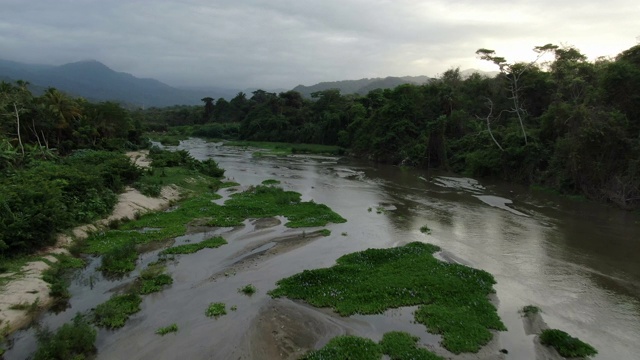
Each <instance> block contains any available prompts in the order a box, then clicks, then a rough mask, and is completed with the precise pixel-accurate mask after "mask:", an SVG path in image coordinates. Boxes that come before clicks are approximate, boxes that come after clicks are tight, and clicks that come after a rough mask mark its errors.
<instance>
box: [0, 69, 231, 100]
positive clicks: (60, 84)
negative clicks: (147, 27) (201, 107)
mask: <svg viewBox="0 0 640 360" xmlns="http://www.w3.org/2000/svg"><path fill="white" fill-rule="evenodd" d="M0 80H3V81H14V80H25V81H28V82H29V83H31V86H32V87H31V90H32V91H33V92H34V93H36V94H38V93H41V92H42V91H43V90H44V89H45V88H47V87H55V88H56V89H58V90H61V91H64V92H66V93H68V94H70V95H74V96H82V97H84V98H86V99H88V100H97V101H107V100H113V101H118V102H121V103H125V104H127V105H133V106H138V107H152V106H156V107H161V106H170V105H196V104H201V103H202V102H201V100H200V99H202V98H203V97H207V96H210V97H213V98H221V97H224V98H227V99H230V98H232V97H233V96H235V95H236V94H237V93H238V92H239V91H240V90H238V89H224V88H197V89H180V88H176V87H172V86H169V85H167V84H165V83H162V82H160V81H158V80H155V79H143V78H138V77H135V76H133V75H131V74H128V73H124V72H117V71H114V70H112V69H110V68H109V67H107V66H106V65H104V64H103V63H101V62H99V61H95V60H88V61H78V62H74V63H69V64H64V65H60V66H52V65H40V64H25V63H19V62H15V61H8V60H0Z"/></svg>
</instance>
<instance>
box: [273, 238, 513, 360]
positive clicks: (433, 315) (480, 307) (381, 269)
mask: <svg viewBox="0 0 640 360" xmlns="http://www.w3.org/2000/svg"><path fill="white" fill-rule="evenodd" d="M438 250H439V248H438V247H437V246H435V245H431V244H424V243H420V242H413V243H410V244H407V245H405V246H402V247H397V248H392V249H368V250H365V251H361V252H356V253H352V254H347V255H344V256H342V257H340V258H339V259H338V260H337V265H335V266H333V267H330V268H323V269H316V270H305V271H303V272H302V273H298V274H296V275H293V276H291V277H288V278H285V279H282V280H280V281H278V282H277V288H276V289H274V290H271V291H270V292H269V294H270V295H271V296H272V297H282V296H286V297H288V298H291V299H301V300H304V301H306V302H307V303H309V304H311V305H313V306H317V307H330V308H332V309H334V310H335V311H336V312H337V313H338V314H340V315H342V316H349V315H353V314H380V313H382V312H384V311H385V310H387V309H390V308H398V307H403V306H414V305H420V306H419V308H418V310H416V312H415V319H416V321H417V322H418V323H421V324H424V325H426V327H427V329H428V330H429V331H430V332H432V333H435V334H441V335H442V346H444V347H445V348H446V349H448V350H449V351H451V352H453V353H456V354H458V353H461V352H477V351H478V350H479V349H480V348H481V347H482V346H483V345H486V344H487V343H488V342H489V341H490V340H491V339H492V337H493V335H492V333H491V332H490V330H506V328H505V326H504V324H503V323H502V321H500V317H499V316H498V314H497V312H496V308H495V307H494V306H493V305H492V304H491V303H490V302H489V300H488V298H487V296H488V295H489V294H491V293H493V292H494V290H493V284H495V280H494V279H493V276H491V274H489V273H487V272H485V271H482V270H477V269H472V268H469V267H467V266H464V265H460V264H450V263H445V262H441V261H439V260H437V259H435V258H434V257H433V253H434V252H436V251H438Z"/></svg>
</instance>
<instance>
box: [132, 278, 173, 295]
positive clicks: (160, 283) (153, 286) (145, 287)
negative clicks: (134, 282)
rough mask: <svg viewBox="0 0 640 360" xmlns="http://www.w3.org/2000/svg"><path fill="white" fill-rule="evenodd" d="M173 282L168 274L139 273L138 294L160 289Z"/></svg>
mask: <svg viewBox="0 0 640 360" xmlns="http://www.w3.org/2000/svg"><path fill="white" fill-rule="evenodd" d="M171 284H173V278H171V275H168V274H157V275H153V276H151V275H147V276H145V275H141V276H140V290H139V292H140V295H147V294H151V293H154V292H158V291H161V290H162V289H163V288H164V287H165V286H167V285H171Z"/></svg>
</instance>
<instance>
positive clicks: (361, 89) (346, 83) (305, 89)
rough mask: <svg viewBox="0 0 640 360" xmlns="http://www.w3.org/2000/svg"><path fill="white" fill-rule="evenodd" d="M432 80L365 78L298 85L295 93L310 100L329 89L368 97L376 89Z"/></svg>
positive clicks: (423, 78)
mask: <svg viewBox="0 0 640 360" xmlns="http://www.w3.org/2000/svg"><path fill="white" fill-rule="evenodd" d="M431 80H432V79H431V78H429V77H428V76H404V77H392V76H388V77H386V78H365V79H360V80H342V81H330V82H321V83H318V84H315V85H311V86H304V85H298V86H296V87H295V88H293V90H294V91H297V92H299V93H301V94H302V95H303V96H304V97H307V98H310V97H311V94H312V93H314V92H316V91H324V90H329V89H339V90H340V93H342V94H360V95H366V94H368V93H369V92H370V91H371V90H375V89H392V88H395V87H396V86H398V85H402V84H416V85H421V84H425V83H427V82H429V81H431Z"/></svg>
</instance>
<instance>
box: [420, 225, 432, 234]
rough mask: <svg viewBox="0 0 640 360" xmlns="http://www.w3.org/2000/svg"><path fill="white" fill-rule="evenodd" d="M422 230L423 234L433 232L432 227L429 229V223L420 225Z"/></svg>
mask: <svg viewBox="0 0 640 360" xmlns="http://www.w3.org/2000/svg"><path fill="white" fill-rule="evenodd" d="M420 232H421V233H423V234H430V233H431V229H429V227H428V226H427V225H422V226H421V227H420Z"/></svg>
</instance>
